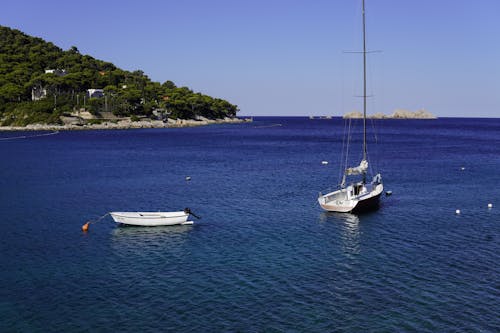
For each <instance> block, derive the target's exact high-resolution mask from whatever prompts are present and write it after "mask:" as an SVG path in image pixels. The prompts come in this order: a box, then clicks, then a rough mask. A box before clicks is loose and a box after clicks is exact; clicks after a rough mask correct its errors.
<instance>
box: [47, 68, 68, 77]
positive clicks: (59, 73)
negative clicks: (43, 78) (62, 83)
mask: <svg viewBox="0 0 500 333" xmlns="http://www.w3.org/2000/svg"><path fill="white" fill-rule="evenodd" d="M45 74H54V75H57V76H64V75H66V74H68V72H66V70H65V69H59V68H58V69H46V70H45Z"/></svg>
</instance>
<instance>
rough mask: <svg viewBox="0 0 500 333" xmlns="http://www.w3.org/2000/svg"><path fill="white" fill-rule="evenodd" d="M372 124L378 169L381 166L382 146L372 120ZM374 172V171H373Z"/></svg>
mask: <svg viewBox="0 0 500 333" xmlns="http://www.w3.org/2000/svg"><path fill="white" fill-rule="evenodd" d="M371 124H372V130H373V137H374V138H375V146H376V148H375V149H376V154H375V166H376V167H377V169H378V168H379V166H380V146H379V144H378V143H379V142H378V136H377V128H376V127H375V120H374V119H371ZM372 172H373V171H372Z"/></svg>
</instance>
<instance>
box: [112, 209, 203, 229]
mask: <svg viewBox="0 0 500 333" xmlns="http://www.w3.org/2000/svg"><path fill="white" fill-rule="evenodd" d="M109 215H111V217H112V218H113V220H115V222H117V223H123V224H128V225H137V226H147V227H155V226H163V225H179V224H184V225H186V224H193V222H192V221H188V217H189V215H193V216H195V217H197V216H196V215H194V214H193V213H192V212H191V211H190V210H189V209H188V208H186V209H185V210H183V211H177V212H110V213H109Z"/></svg>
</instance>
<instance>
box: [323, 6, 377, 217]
mask: <svg viewBox="0 0 500 333" xmlns="http://www.w3.org/2000/svg"><path fill="white" fill-rule="evenodd" d="M362 11H363V15H362V16H363V52H362V53H363V96H362V97H363V158H362V159H361V162H360V163H359V165H358V166H355V167H348V168H346V169H345V170H344V174H343V177H342V182H341V184H340V186H339V187H340V188H339V189H337V190H335V191H333V192H330V193H327V194H324V195H323V194H322V193H321V192H320V194H319V197H318V202H319V205H320V206H321V208H323V209H324V210H326V211H329V212H340V213H349V212H353V213H362V212H365V211H369V210H374V209H377V208H378V206H379V201H380V195H381V194H382V192H383V190H384V185H383V184H382V176H381V174H380V173H377V174H376V175H375V176H374V177H373V178H372V179H371V180H370V181H367V172H368V152H367V145H366V97H367V95H366V53H367V51H366V23H365V0H363V7H362ZM348 176H358V178H359V176H361V180H359V179H358V181H354V182H352V183H350V184H349V185H346V182H347V177H348Z"/></svg>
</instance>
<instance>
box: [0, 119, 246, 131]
mask: <svg viewBox="0 0 500 333" xmlns="http://www.w3.org/2000/svg"><path fill="white" fill-rule="evenodd" d="M251 121H252V118H229V117H226V118H224V119H207V118H203V117H200V118H199V119H197V120H195V119H168V122H163V121H162V120H149V119H148V120H139V121H132V120H130V119H129V118H119V119H116V120H115V119H113V120H111V121H110V120H103V121H102V122H100V123H98V124H79V123H71V122H68V123H66V124H65V125H50V124H29V125H27V126H0V131H71V130H106V129H136V128H178V127H194V126H205V125H212V124H238V123H245V122H251Z"/></svg>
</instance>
